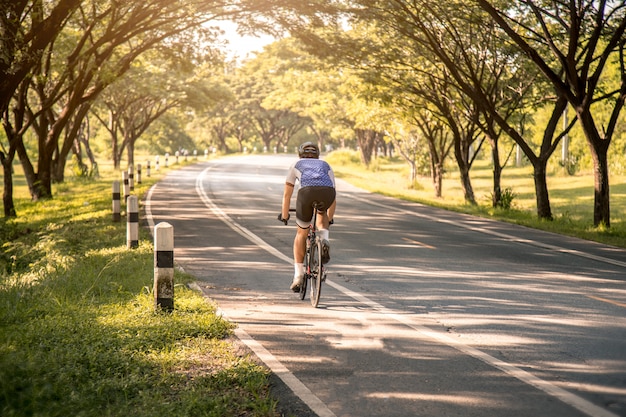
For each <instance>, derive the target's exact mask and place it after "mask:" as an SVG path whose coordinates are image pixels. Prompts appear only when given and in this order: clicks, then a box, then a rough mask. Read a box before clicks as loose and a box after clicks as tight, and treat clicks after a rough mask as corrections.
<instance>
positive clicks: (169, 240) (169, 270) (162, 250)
mask: <svg viewBox="0 0 626 417" xmlns="http://www.w3.org/2000/svg"><path fill="white" fill-rule="evenodd" d="M154 302H155V306H156V308H160V309H162V310H165V311H172V310H173V309H174V227H173V226H172V225H171V224H169V223H166V222H163V223H159V224H157V225H156V226H154Z"/></svg>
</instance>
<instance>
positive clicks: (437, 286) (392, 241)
mask: <svg viewBox="0 0 626 417" xmlns="http://www.w3.org/2000/svg"><path fill="white" fill-rule="evenodd" d="M294 160H295V156H294V155H267V156H242V157H231V158H223V159H219V160H215V161H210V162H204V163H198V164H196V165H192V166H188V167H185V168H183V169H180V170H178V171H175V172H172V173H170V174H168V175H167V176H166V177H165V178H164V180H163V181H161V182H160V183H159V184H157V185H156V186H155V187H154V188H153V189H151V191H150V193H149V195H148V197H147V199H146V202H145V207H146V215H147V218H148V220H149V222H150V223H151V225H152V226H153V225H154V224H158V223H160V222H168V223H170V224H172V225H173V226H174V236H175V260H176V263H177V264H178V265H180V266H181V267H183V268H184V269H185V270H186V271H187V272H189V273H191V274H193V275H194V276H195V277H197V279H198V285H199V287H200V288H201V289H202V291H203V292H204V293H205V294H206V295H207V296H208V297H209V298H210V299H211V300H212V301H214V302H215V303H216V304H217V306H218V307H219V309H220V310H221V312H222V314H224V315H225V317H227V318H228V319H229V320H231V321H233V322H235V323H236V324H237V325H238V328H237V331H236V335H237V337H238V338H239V339H240V340H241V341H242V342H243V343H245V344H246V345H247V346H248V347H249V348H250V349H251V350H252V351H253V352H254V353H255V354H256V356H257V357H258V358H259V359H260V360H262V361H263V362H264V363H265V364H266V365H267V366H268V367H269V368H270V369H271V370H272V372H273V374H274V377H273V378H274V379H275V380H276V381H277V383H276V392H277V393H278V395H280V397H281V401H280V403H281V404H280V407H281V410H284V412H285V413H286V415H289V413H291V415H297V416H315V415H318V416H337V417H369V416H386V417H392V416H402V417H406V416H429V417H430V416H437V417H442V416H463V417H473V416H476V417H479V416H480V417H486V416H488V417H495V416H503V417H516V416H520V417H521V416H524V417H538V416H546V417H576V416H593V417H611V416H626V285H625V284H626V282H625V281H626V251H624V250H622V249H616V248H613V247H608V246H603V245H599V244H595V243H591V242H586V241H582V240H578V239H571V238H567V237H563V236H559V235H554V234H549V233H544V232H539V231H535V230H531V229H527V228H523V227H518V226H514V225H508V224H504V223H499V222H494V221H489V220H484V219H479V218H475V217H471V216H466V215H461V214H455V213H451V212H447V211H444V210H439V209H435V208H431V207H426V206H422V205H420V204H414V203H408V202H403V201H399V200H395V199H392V198H386V197H382V196H379V195H374V194H370V193H367V192H365V191H363V190H359V189H356V188H354V187H351V186H349V185H347V184H345V183H344V182H342V181H340V180H339V181H338V186H337V190H338V197H337V202H338V204H337V213H336V216H335V225H333V226H332V227H331V230H330V241H331V262H330V263H329V264H328V271H329V273H328V280H327V281H326V282H325V284H324V286H323V287H322V293H321V300H320V305H319V308H317V309H316V308H313V307H311V305H310V303H309V301H308V299H306V300H304V301H300V300H299V298H298V297H297V296H296V295H295V294H293V293H292V292H291V291H290V290H289V284H290V282H291V279H292V276H293V267H292V260H291V257H292V241H293V236H294V234H295V227H296V226H295V225H294V224H293V222H292V223H290V225H289V226H287V227H286V226H284V225H283V224H282V223H280V222H278V221H277V220H276V216H277V215H278V213H279V211H280V202H281V198H282V191H283V185H284V180H285V175H286V172H287V168H288V166H289V165H290V164H291V163H292V162H293V161H294ZM399 181H402V180H401V179H399ZM294 198H295V196H294ZM292 204H294V203H293V202H292Z"/></svg>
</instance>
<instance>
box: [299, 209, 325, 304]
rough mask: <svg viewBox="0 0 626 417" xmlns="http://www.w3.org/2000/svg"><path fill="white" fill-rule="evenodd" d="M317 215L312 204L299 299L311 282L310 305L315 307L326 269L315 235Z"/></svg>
mask: <svg viewBox="0 0 626 417" xmlns="http://www.w3.org/2000/svg"><path fill="white" fill-rule="evenodd" d="M317 215H318V206H317V205H316V204H315V205H313V219H312V221H311V224H310V225H309V232H308V235H307V240H306V251H305V254H304V281H303V283H302V285H301V286H300V299H301V300H304V297H305V296H306V291H307V287H308V285H309V282H310V284H311V291H310V296H309V297H310V299H311V305H312V306H313V307H317V306H318V304H319V298H320V293H321V290H322V281H324V280H325V279H326V271H325V269H324V265H323V264H322V242H321V240H320V239H319V238H318V237H317V225H316V223H317Z"/></svg>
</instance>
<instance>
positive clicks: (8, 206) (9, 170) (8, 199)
mask: <svg viewBox="0 0 626 417" xmlns="http://www.w3.org/2000/svg"><path fill="white" fill-rule="evenodd" d="M14 155H15V153H13V155H8V156H7V155H5V154H4V152H2V151H0V162H1V163H2V171H3V172H4V192H3V193H2V203H3V205H4V217H17V213H16V211H15V204H14V202H13V158H14Z"/></svg>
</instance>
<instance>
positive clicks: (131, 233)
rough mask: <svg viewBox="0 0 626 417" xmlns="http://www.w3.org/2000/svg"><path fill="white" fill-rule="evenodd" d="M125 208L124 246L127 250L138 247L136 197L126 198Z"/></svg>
mask: <svg viewBox="0 0 626 417" xmlns="http://www.w3.org/2000/svg"><path fill="white" fill-rule="evenodd" d="M127 205H128V206H127V208H126V217H127V222H126V246H127V247H128V249H135V248H137V247H139V205H138V204H137V196H135V195H131V196H129V197H128V202H127Z"/></svg>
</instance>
